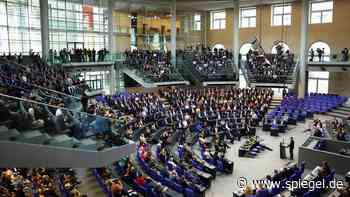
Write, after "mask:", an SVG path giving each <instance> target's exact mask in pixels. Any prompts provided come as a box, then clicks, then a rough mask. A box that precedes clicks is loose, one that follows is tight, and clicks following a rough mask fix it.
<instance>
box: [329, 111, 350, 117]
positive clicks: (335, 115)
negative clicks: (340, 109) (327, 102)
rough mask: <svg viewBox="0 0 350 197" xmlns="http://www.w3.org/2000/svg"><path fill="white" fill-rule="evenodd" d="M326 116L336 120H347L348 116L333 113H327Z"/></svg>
mask: <svg viewBox="0 0 350 197" xmlns="http://www.w3.org/2000/svg"><path fill="white" fill-rule="evenodd" d="M326 115H329V116H332V117H336V118H348V117H349V116H346V115H344V114H339V113H334V112H327V113H326Z"/></svg>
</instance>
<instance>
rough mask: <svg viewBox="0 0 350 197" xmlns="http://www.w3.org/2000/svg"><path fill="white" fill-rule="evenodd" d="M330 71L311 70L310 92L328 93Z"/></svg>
mask: <svg viewBox="0 0 350 197" xmlns="http://www.w3.org/2000/svg"><path fill="white" fill-rule="evenodd" d="M328 82H329V72H323V71H322V72H318V71H312V72H309V81H308V92H309V93H328Z"/></svg>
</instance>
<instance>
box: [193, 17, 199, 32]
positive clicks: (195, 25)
mask: <svg viewBox="0 0 350 197" xmlns="http://www.w3.org/2000/svg"><path fill="white" fill-rule="evenodd" d="M193 22H194V24H193V30H194V31H200V30H201V15H200V14H195V15H194V21H193Z"/></svg>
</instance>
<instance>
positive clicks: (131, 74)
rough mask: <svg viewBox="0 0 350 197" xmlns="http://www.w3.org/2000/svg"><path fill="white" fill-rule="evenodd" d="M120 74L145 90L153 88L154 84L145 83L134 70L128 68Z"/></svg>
mask: <svg viewBox="0 0 350 197" xmlns="http://www.w3.org/2000/svg"><path fill="white" fill-rule="evenodd" d="M122 73H124V74H126V75H128V76H129V77H130V78H132V79H133V80H135V81H136V82H137V83H139V84H141V85H142V86H143V87H145V88H154V87H156V85H154V83H152V82H149V81H146V80H145V78H144V77H143V76H141V74H140V73H139V72H138V71H137V70H136V69H130V68H126V67H124V68H122Z"/></svg>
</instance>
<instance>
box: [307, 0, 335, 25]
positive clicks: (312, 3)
mask: <svg viewBox="0 0 350 197" xmlns="http://www.w3.org/2000/svg"><path fill="white" fill-rule="evenodd" d="M327 2H331V3H332V8H331V9H329V8H328V9H324V10H316V11H313V10H312V6H313V5H314V4H318V3H327ZM333 10H334V1H333V0H313V1H310V4H309V24H331V23H333ZM327 12H331V20H330V21H329V22H325V21H324V13H327ZM313 14H320V20H319V21H317V22H313V21H312V18H313V17H312V16H313Z"/></svg>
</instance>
